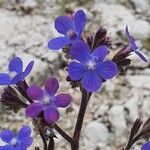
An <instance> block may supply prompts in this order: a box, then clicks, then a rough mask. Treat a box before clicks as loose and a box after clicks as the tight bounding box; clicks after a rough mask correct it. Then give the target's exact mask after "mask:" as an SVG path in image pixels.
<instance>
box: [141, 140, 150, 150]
mask: <svg viewBox="0 0 150 150" xmlns="http://www.w3.org/2000/svg"><path fill="white" fill-rule="evenodd" d="M141 150H150V142H147V143H145V144H143V146H142V148H141Z"/></svg>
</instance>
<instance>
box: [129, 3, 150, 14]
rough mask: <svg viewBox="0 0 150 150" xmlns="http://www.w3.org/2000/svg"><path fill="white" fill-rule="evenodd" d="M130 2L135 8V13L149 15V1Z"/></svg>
mask: <svg viewBox="0 0 150 150" xmlns="http://www.w3.org/2000/svg"><path fill="white" fill-rule="evenodd" d="M131 2H132V3H133V5H134V6H135V9H136V11H137V12H140V13H146V14H150V10H149V5H150V1H149V0H142V1H141V0H131Z"/></svg>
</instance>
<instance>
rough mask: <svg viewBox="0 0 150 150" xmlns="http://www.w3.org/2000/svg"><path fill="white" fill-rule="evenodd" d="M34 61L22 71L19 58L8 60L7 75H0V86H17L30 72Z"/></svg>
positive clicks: (21, 63)
mask: <svg viewBox="0 0 150 150" xmlns="http://www.w3.org/2000/svg"><path fill="white" fill-rule="evenodd" d="M33 64H34V61H31V62H30V63H29V64H28V65H27V67H26V68H25V70H24V71H23V62H22V60H21V59H20V58H19V57H14V58H12V59H11V60H10V62H9V66H8V73H0V85H11V84H17V83H19V82H21V81H23V80H24V79H25V77H26V76H28V75H29V74H30V72H31V70H32V67H33Z"/></svg>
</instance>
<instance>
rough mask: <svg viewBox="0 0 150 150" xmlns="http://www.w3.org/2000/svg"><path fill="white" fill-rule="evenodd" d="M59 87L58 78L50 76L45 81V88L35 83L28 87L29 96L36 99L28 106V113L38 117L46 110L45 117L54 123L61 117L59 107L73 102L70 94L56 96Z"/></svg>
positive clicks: (29, 115) (30, 115) (32, 116)
mask: <svg viewBox="0 0 150 150" xmlns="http://www.w3.org/2000/svg"><path fill="white" fill-rule="evenodd" d="M58 88H59V83H58V80H57V79H56V78H54V77H50V78H48V79H47V80H46V82H45V90H43V89H41V88H40V87H38V86H36V85H33V86H30V87H29V88H28V89H27V94H28V96H29V97H30V98H31V99H32V100H33V101H34V102H33V103H32V104H30V105H29V106H28V107H27V108H26V115H27V116H28V117H31V118H36V117H38V115H39V114H40V113H41V112H42V111H44V118H45V120H46V121H47V122H48V123H54V122H56V121H57V120H58V119H59V112H58V110H57V108H58V107H63V108H64V107H67V106H68V105H69V104H70V102H71V99H72V98H71V96H70V95H68V94H59V95H56V96H55V93H56V92H57V90H58Z"/></svg>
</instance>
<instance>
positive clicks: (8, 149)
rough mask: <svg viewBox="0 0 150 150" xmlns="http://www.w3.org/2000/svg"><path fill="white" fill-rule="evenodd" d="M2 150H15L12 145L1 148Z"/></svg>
mask: <svg viewBox="0 0 150 150" xmlns="http://www.w3.org/2000/svg"><path fill="white" fill-rule="evenodd" d="M0 150H15V148H14V146H12V145H10V144H9V145H5V146H0Z"/></svg>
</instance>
